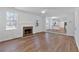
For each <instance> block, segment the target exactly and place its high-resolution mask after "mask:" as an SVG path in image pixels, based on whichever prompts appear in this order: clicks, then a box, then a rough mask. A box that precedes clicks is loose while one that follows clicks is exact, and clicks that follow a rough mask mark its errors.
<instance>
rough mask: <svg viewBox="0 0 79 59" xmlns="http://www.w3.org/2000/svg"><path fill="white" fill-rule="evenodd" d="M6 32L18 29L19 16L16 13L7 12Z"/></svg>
mask: <svg viewBox="0 0 79 59" xmlns="http://www.w3.org/2000/svg"><path fill="white" fill-rule="evenodd" d="M6 20H7V21H6V30H13V29H16V25H17V15H16V13H15V12H9V11H8V12H6Z"/></svg>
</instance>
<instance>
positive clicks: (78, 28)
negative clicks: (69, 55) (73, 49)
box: [75, 8, 79, 49]
mask: <svg viewBox="0 0 79 59" xmlns="http://www.w3.org/2000/svg"><path fill="white" fill-rule="evenodd" d="M75 40H76V44H77V47H78V49H79V8H76V10H75Z"/></svg>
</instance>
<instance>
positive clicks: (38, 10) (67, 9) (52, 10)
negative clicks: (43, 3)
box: [15, 7, 75, 16]
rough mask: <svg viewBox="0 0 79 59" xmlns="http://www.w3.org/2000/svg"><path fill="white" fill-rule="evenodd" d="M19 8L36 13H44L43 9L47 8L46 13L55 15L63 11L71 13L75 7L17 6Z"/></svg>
mask: <svg viewBox="0 0 79 59" xmlns="http://www.w3.org/2000/svg"><path fill="white" fill-rule="evenodd" d="M15 8H16V9H18V10H21V11H25V12H29V13H35V14H40V15H41V14H42V13H41V11H43V10H45V9H46V15H49V16H51V15H55V14H57V15H58V14H60V13H61V14H62V13H69V12H73V11H74V9H75V7H15Z"/></svg>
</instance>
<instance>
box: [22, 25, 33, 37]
mask: <svg viewBox="0 0 79 59" xmlns="http://www.w3.org/2000/svg"><path fill="white" fill-rule="evenodd" d="M32 30H33V27H32V26H29V27H23V37H25V36H28V35H32V34H33V31H32Z"/></svg>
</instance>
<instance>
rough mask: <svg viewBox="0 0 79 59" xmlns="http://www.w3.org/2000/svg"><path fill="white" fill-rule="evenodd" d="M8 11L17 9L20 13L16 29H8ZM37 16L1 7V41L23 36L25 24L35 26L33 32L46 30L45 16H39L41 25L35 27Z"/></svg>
mask: <svg viewBox="0 0 79 59" xmlns="http://www.w3.org/2000/svg"><path fill="white" fill-rule="evenodd" d="M6 11H15V12H16V13H17V14H18V24H17V29H15V30H5V29H6ZM36 16H37V15H34V14H28V13H26V12H22V11H19V10H16V9H13V8H0V41H4V40H8V39H13V38H17V37H22V36H23V26H33V33H36V32H41V31H44V27H43V26H44V23H43V18H42V17H40V16H39V26H38V27H35V21H36V19H37V18H36Z"/></svg>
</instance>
